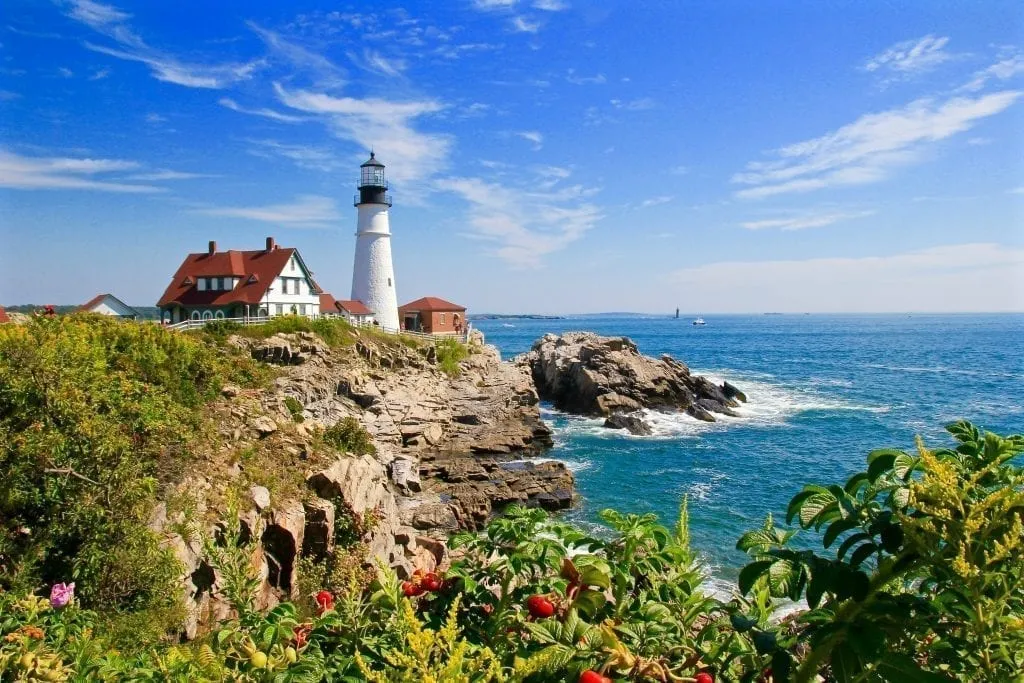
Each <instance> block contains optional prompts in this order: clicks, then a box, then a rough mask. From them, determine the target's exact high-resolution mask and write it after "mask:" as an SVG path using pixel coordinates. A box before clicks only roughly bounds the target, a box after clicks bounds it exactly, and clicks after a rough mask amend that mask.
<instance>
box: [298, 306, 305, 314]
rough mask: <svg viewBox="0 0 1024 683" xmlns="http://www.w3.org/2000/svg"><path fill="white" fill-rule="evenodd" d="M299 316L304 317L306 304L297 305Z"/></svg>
mask: <svg viewBox="0 0 1024 683" xmlns="http://www.w3.org/2000/svg"><path fill="white" fill-rule="evenodd" d="M299 315H306V304H299Z"/></svg>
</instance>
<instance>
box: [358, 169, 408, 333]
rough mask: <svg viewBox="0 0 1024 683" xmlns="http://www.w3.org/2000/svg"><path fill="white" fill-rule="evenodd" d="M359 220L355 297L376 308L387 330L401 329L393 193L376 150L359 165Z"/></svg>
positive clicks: (373, 308) (378, 319) (368, 306)
mask: <svg viewBox="0 0 1024 683" xmlns="http://www.w3.org/2000/svg"><path fill="white" fill-rule="evenodd" d="M355 206H356V210H357V211H358V212H359V219H358V222H357V224H356V256H355V263H354V264H353V266H352V298H353V299H355V300H356V301H362V302H363V303H364V304H365V305H366V306H367V308H369V309H370V310H372V311H373V313H374V316H375V318H376V320H377V323H378V324H380V326H381V328H383V329H385V330H392V331H395V330H398V329H399V325H398V297H397V296H396V295H395V268H394V266H393V265H392V264H391V226H390V225H389V224H388V209H389V208H391V195H389V194H388V181H387V179H386V178H385V177H384V164H382V163H380V162H379V161H377V159H376V158H375V157H374V154H373V152H370V158H369V159H368V160H367V161H366V163H364V164H363V165H362V166H360V167H359V194H357V195H356V196H355Z"/></svg>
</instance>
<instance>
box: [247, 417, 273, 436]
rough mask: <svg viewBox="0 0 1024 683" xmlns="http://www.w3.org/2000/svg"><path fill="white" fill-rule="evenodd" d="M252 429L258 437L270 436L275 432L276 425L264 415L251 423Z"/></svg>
mask: <svg viewBox="0 0 1024 683" xmlns="http://www.w3.org/2000/svg"><path fill="white" fill-rule="evenodd" d="M252 428H253V429H255V430H256V432H257V433H258V434H259V435H260V436H270V435H271V434H273V433H274V432H276V431H277V423H275V422H274V421H273V420H272V419H271V418H269V417H267V416H266V415H260V416H259V417H257V418H256V419H255V420H253V421H252Z"/></svg>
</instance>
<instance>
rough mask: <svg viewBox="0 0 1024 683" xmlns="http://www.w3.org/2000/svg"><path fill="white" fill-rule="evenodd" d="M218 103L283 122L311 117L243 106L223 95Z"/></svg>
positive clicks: (244, 112)
mask: <svg viewBox="0 0 1024 683" xmlns="http://www.w3.org/2000/svg"><path fill="white" fill-rule="evenodd" d="M217 104H219V105H220V106H222V107H227V108H228V109H230V110H232V111H237V112H239V113H242V114H251V115H252V116H262V117H264V118H268V119H273V120H274V121H280V122H282V123H301V122H303V121H308V120H309V119H307V118H305V117H302V116H294V115H293V114H282V113H281V112H279V111H275V110H273V109H270V108H269V107H258V108H255V109H254V108H250V107H243V106H242V105H240V104H238V102H235V101H234V100H233V99H231V98H230V97H222V98H220V99H219V100H217Z"/></svg>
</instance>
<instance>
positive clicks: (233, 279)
mask: <svg viewBox="0 0 1024 683" xmlns="http://www.w3.org/2000/svg"><path fill="white" fill-rule="evenodd" d="M321 293H322V290H321V289H320V287H319V285H317V283H316V281H315V280H314V279H313V272H312V271H311V270H310V269H309V268H308V267H307V266H306V263H305V261H303V259H302V256H301V255H300V254H299V251H298V249H293V248H282V247H279V246H278V245H277V243H276V242H275V241H274V238H273V237H268V238H267V242H266V247H265V248H263V249H260V250H257V251H235V250H233V249H231V250H228V251H217V243H216V242H210V244H209V248H208V249H207V250H206V251H205V252H201V253H195V254H189V255H188V256H186V257H185V260H184V261H183V262H182V264H181V265H180V266H179V267H178V270H177V271H176V272H175V273H174V277H172V278H171V284H169V285H168V286H167V290H166V291H165V292H164V294H163V296H161V297H160V300H159V301H158V302H157V306H159V307H160V317H161V320H162V321H163V322H165V323H177V322H181V321H183V320H211V319H217V318H256V317H260V318H262V317H274V316H279V315H303V316H306V317H310V318H316V317H318V316H319V315H320V294H321Z"/></svg>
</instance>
